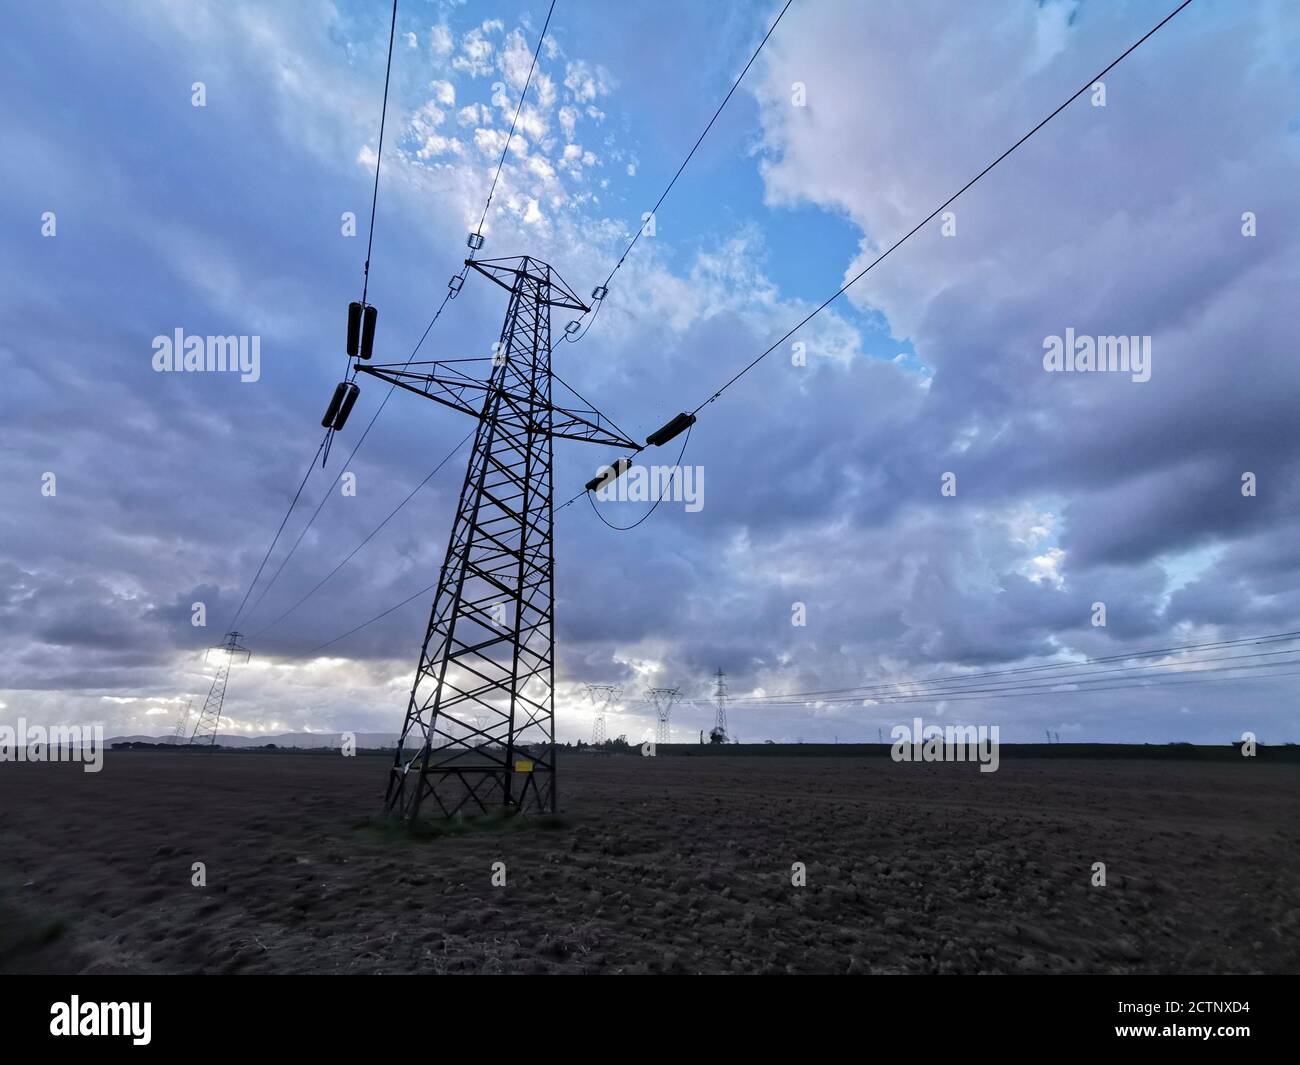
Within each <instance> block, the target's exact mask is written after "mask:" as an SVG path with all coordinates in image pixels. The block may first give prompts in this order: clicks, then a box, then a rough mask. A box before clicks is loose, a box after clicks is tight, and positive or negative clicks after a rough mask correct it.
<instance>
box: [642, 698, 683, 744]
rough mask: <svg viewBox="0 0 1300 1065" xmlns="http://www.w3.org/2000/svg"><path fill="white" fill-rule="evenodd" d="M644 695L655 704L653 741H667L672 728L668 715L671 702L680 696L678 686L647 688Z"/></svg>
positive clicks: (671, 705) (670, 710)
mask: <svg viewBox="0 0 1300 1065" xmlns="http://www.w3.org/2000/svg"><path fill="white" fill-rule="evenodd" d="M646 695H648V696H650V699H651V700H652V701H653V702H654V704H655V743H656V744H660V743H668V742H669V736H671V735H672V729H671V727H670V726H669V724H668V717H669V715H670V714H671V713H672V711H673V703H675V702H677V700H678V699H680V698H681V697H682V693H681V689H679V688H647V689H646Z"/></svg>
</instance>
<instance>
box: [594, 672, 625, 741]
mask: <svg viewBox="0 0 1300 1065" xmlns="http://www.w3.org/2000/svg"><path fill="white" fill-rule="evenodd" d="M622 694H623V689H622V688H620V687H619V686H618V685H617V684H588V685H587V696H588V698H590V699H591V705H592V706H594V707H595V708H596V716H595V717H594V718H592V721H591V742H592V743H594V744H595V745H596V746H598V747H599V746H600V745H601V744H602V743H604V742H605V714H606V712H607V711H608V710H609V707H610V704H611V703H613V702H614V701H615V700H617V699H618V697H619V696H620V695H622Z"/></svg>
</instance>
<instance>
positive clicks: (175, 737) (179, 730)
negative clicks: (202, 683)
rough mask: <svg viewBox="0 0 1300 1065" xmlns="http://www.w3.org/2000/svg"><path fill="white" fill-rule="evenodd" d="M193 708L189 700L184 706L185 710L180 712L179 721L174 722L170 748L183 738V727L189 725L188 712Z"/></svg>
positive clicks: (191, 701)
mask: <svg viewBox="0 0 1300 1065" xmlns="http://www.w3.org/2000/svg"><path fill="white" fill-rule="evenodd" d="M193 708H194V700H193V699H191V700H190V701H189V702H187V703H186V704H185V709H184V710H182V711H181V719H180V720H179V721H177V722H176V731H175V732H174V733H172V746H176V745H177V744H179V743H180V742H181V740H183V739H184V738H185V726H186V725H188V724H189V723H190V711H191V710H192V709H193Z"/></svg>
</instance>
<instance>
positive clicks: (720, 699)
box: [713, 669, 729, 743]
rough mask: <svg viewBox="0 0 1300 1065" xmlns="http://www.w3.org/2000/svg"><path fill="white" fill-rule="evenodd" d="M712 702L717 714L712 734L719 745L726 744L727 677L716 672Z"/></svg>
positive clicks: (719, 671)
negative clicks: (716, 679)
mask: <svg viewBox="0 0 1300 1065" xmlns="http://www.w3.org/2000/svg"><path fill="white" fill-rule="evenodd" d="M713 701H714V704H715V705H716V706H717V713H716V714H715V715H714V720H713V734H714V735H716V736H717V737H718V742H719V743H726V742H727V740H728V738H729V735H728V733H727V675H726V674H725V673H723V672H722V670H721V669H719V670H718V684H717V687H716V688H715V689H714V691H713Z"/></svg>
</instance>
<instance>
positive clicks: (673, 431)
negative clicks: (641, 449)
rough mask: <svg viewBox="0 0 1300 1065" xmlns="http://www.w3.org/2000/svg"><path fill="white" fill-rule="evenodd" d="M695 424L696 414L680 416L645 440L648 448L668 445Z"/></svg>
mask: <svg viewBox="0 0 1300 1065" xmlns="http://www.w3.org/2000/svg"><path fill="white" fill-rule="evenodd" d="M694 424H695V415H694V414H684V413H683V414H679V415H677V417H676V418H674V419H673V420H672V421H670V422H669V423H668V424H667V425H665V426H663V427H662V428H659V429H656V430H655V431H654V432H653V433H651V434H650V435H649V436H647V437H646V438H645V442H646V446H647V447H659V446H661V445H663V444H666V443H668V441H669V440H671V439H672V438H673V437H674V436H677V435H678V434H680V433H684V432H686V430H687V429H689V428H690V427H691V426H692V425H694Z"/></svg>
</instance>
